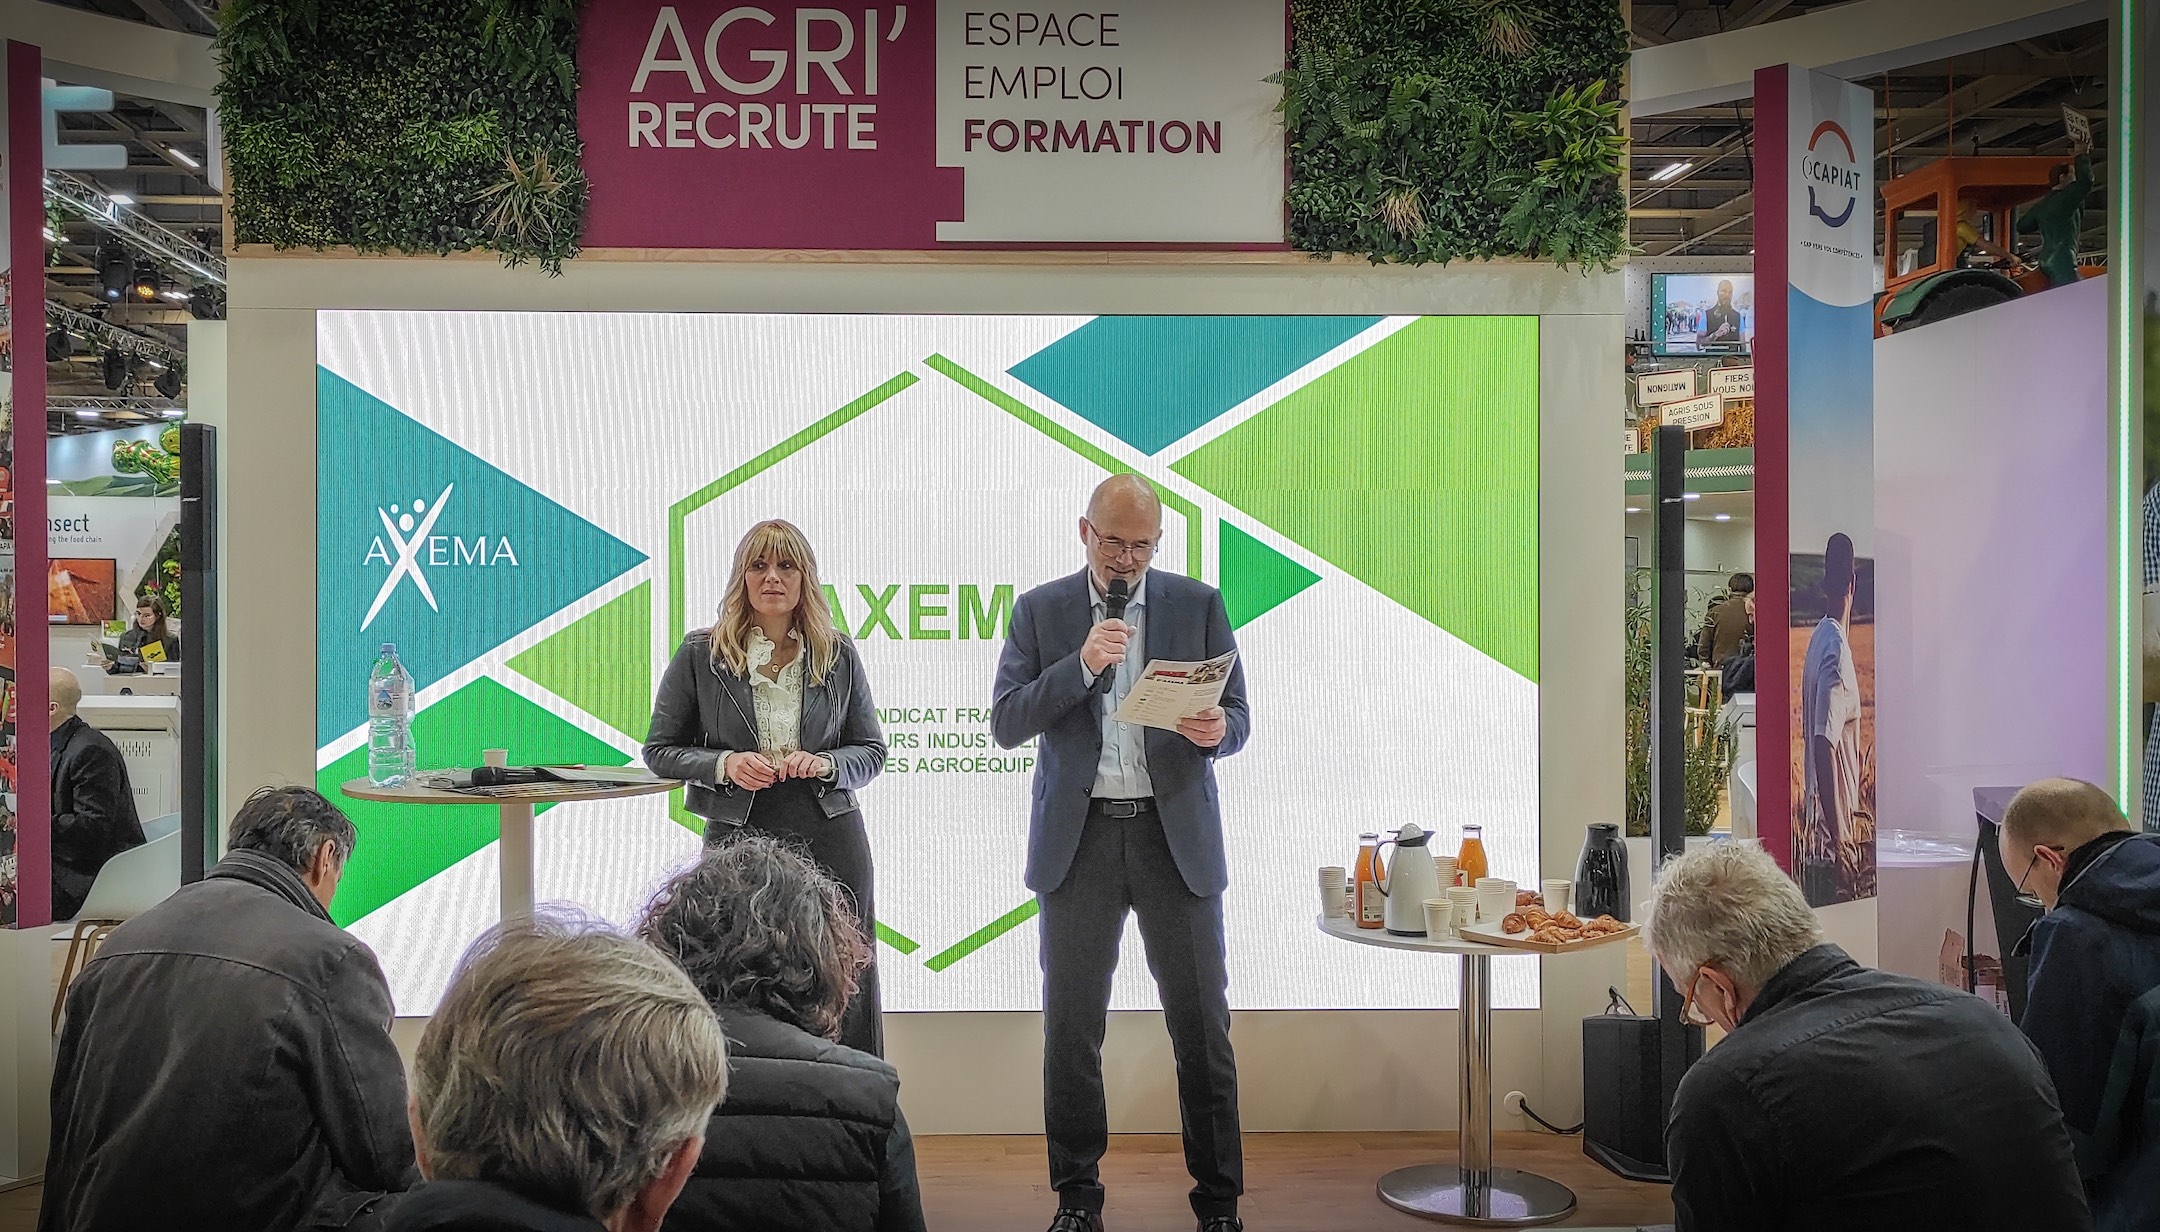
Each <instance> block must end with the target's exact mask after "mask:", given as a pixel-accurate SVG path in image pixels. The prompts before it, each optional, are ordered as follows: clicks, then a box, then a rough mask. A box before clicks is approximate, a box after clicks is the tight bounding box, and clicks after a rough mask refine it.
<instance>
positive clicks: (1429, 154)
mask: <svg viewBox="0 0 2160 1232" xmlns="http://www.w3.org/2000/svg"><path fill="white" fill-rule="evenodd" d="M1627 54H1628V51H1627V28H1626V24H1625V22H1624V21H1623V20H1622V18H1621V12H1620V6H1619V4H1618V3H1617V2H1616V0H1294V2H1293V4H1292V6H1291V54H1290V67H1289V68H1287V69H1286V70H1285V71H1284V72H1282V73H1280V74H1278V75H1277V76H1276V77H1275V78H1273V79H1272V80H1275V81H1277V82H1279V83H1280V84H1281V85H1282V88H1283V98H1282V103H1281V110H1282V114H1283V124H1284V130H1285V134H1284V135H1285V139H1286V140H1287V141H1288V143H1289V149H1290V188H1289V192H1288V204H1289V212H1290V241H1291V243H1292V244H1293V245H1294V246H1295V247H1297V248H1300V249H1303V250H1305V251H1308V252H1314V253H1333V252H1351V253H1357V254H1360V255H1362V256H1365V257H1367V258H1369V259H1371V260H1373V261H1375V262H1382V261H1402V262H1411V263H1418V262H1425V261H1448V260H1452V259H1455V258H1459V257H1531V258H1536V259H1540V260H1547V261H1552V262H1555V263H1558V264H1561V265H1575V266H1581V267H1584V268H1591V267H1595V268H1600V269H1606V268H1610V267H1611V266H1612V264H1613V262H1614V261H1616V260H1617V259H1618V258H1619V257H1620V256H1621V255H1623V253H1624V252H1625V251H1626V234H1627V232H1626V223H1627V198H1626V194H1625V192H1624V190H1623V187H1622V184H1621V180H1620V163H1621V158H1622V155H1623V153H1624V151H1625V138H1624V137H1623V136H1622V134H1621V131H1620V125H1619V111H1620V102H1619V98H1618V90H1617V88H1616V85H1615V83H1617V82H1618V81H1619V80H1620V74H1621V73H1622V72H1623V71H1624V70H1625V68H1626V66H1627Z"/></svg>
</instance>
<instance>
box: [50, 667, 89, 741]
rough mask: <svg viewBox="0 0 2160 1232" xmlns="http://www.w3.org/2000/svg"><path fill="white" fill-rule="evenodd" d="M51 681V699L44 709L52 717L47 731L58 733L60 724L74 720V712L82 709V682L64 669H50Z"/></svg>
mask: <svg viewBox="0 0 2160 1232" xmlns="http://www.w3.org/2000/svg"><path fill="white" fill-rule="evenodd" d="M51 680H52V684H51V685H50V686H49V687H50V688H51V689H52V697H51V700H50V703H49V704H48V705H47V707H46V709H47V710H48V711H49V712H50V713H51V715H52V726H51V727H50V728H48V729H47V730H48V731H58V730H60V725H61V724H62V723H65V722H67V721H68V720H69V719H72V718H74V717H75V712H76V711H77V710H80V709H82V681H80V680H77V679H76V678H75V673H74V672H72V671H69V670H68V669H67V668H64V667H56V668H54V669H52V677H51Z"/></svg>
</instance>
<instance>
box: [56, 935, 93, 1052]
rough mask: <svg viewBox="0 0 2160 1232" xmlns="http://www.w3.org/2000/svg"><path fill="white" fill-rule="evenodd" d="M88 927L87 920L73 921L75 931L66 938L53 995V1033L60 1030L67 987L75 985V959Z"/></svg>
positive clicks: (79, 952)
mask: <svg viewBox="0 0 2160 1232" xmlns="http://www.w3.org/2000/svg"><path fill="white" fill-rule="evenodd" d="M89 927H90V922H89V921H88V920H77V921H75V931H74V933H73V934H72V935H71V936H69V938H68V952H67V961H66V962H64V963H62V964H61V965H60V987H59V989H58V990H57V991H55V992H54V993H53V1005H52V1029H53V1030H54V1031H55V1032H57V1031H59V1030H60V1009H61V1007H62V1006H64V1005H66V1004H67V994H68V988H69V986H70V985H72V984H74V983H75V973H76V970H77V968H76V965H75V963H76V957H77V955H79V954H81V953H82V945H83V938H84V937H85V936H86V935H87V930H88V929H89Z"/></svg>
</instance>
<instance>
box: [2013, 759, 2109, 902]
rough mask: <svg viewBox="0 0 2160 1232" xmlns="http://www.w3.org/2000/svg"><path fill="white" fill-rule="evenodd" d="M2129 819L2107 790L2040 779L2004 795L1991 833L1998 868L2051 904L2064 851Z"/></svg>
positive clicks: (2059, 881) (2064, 859)
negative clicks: (2006, 799) (1998, 823)
mask: <svg viewBox="0 0 2160 1232" xmlns="http://www.w3.org/2000/svg"><path fill="white" fill-rule="evenodd" d="M2129 828H2130V823H2129V822H2128V821H2127V820H2125V819H2124V817H2123V814H2122V810H2121V809H2119V808H2116V807H2115V801H2114V799H2113V798H2111V797H2110V796H2109V795H2108V794H2107V792H2105V791H2103V790H2101V789H2100V788H2098V787H2095V786H2094V785H2092V784H2091V783H2087V782H2083V781H2080V780H2078V779H2041V780H2040V781H2039V782H2037V783H2034V784H2032V785H2030V786H2028V787H2026V788H2025V789H2024V790H2023V791H2020V792H2019V793H2018V794H2017V795H2016V797H2015V798H2013V799H2012V800H2011V801H2010V808H2009V809H2008V810H2007V811H2006V812H2004V813H2003V822H2002V829H2001V831H2000V832H1999V833H1997V834H1996V836H1995V842H1996V851H1997V852H1998V853H2000V854H2001V856H2002V862H2003V871H2004V872H2005V873H2008V874H2009V875H2010V876H2011V877H2012V878H2013V879H2015V880H2016V881H2017V883H2018V887H2019V893H2022V894H2030V895H2032V896H2033V897H2034V898H2037V899H2039V900H2040V903H2041V905H2042V906H2045V907H2047V908H2049V909H2050V910H2052V909H2053V908H2054V906H2055V901H2056V899H2057V898H2058V897H2059V896H2060V895H2061V894H2062V877H2063V867H2064V866H2065V865H2066V864H2068V863H2069V861H2070V853H2071V852H2074V851H2076V850H2077V849H2078V848H2080V847H2083V846H2084V845H2085V844H2087V843H2089V842H2091V841H2092V840H2094V839H2096V838H2099V837H2100V836H2101V835H2103V834H2108V833H2112V832H2114V831H2117V830H2128V829H2129Z"/></svg>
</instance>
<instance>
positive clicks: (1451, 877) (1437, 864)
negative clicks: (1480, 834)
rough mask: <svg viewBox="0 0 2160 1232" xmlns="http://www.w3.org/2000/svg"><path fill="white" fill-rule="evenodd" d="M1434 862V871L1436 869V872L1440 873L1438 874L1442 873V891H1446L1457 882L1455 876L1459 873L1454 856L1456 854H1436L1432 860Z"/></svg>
mask: <svg viewBox="0 0 2160 1232" xmlns="http://www.w3.org/2000/svg"><path fill="white" fill-rule="evenodd" d="M1432 862H1433V871H1434V872H1435V873H1438V874H1439V875H1440V888H1441V890H1442V891H1445V890H1447V889H1448V888H1449V887H1450V886H1453V885H1454V884H1455V878H1456V876H1457V873H1456V869H1455V857H1454V856H1434V857H1433V860H1432Z"/></svg>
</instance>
